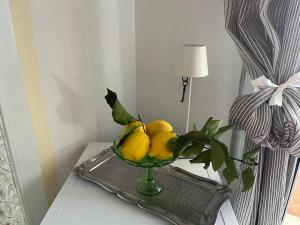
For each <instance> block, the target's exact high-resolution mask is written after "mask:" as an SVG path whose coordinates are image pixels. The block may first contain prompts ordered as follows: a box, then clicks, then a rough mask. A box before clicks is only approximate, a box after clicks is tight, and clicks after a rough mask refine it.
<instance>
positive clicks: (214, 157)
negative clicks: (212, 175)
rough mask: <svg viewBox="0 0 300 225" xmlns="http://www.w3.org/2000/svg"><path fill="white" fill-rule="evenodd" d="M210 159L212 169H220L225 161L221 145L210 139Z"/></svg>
mask: <svg viewBox="0 0 300 225" xmlns="http://www.w3.org/2000/svg"><path fill="white" fill-rule="evenodd" d="M210 161H211V164H212V167H213V169H214V171H217V170H218V169H220V167H221V166H222V164H223V163H224V161H225V154H224V152H223V148H222V146H221V145H220V144H219V143H217V142H216V141H214V140H211V153H210Z"/></svg>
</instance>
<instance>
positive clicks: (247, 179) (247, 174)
mask: <svg viewBox="0 0 300 225" xmlns="http://www.w3.org/2000/svg"><path fill="white" fill-rule="evenodd" d="M242 180H243V190H242V192H246V191H248V190H249V189H250V188H251V187H252V186H253V184H254V180H255V177H254V174H253V170H252V169H251V168H250V167H248V168H247V169H245V170H244V171H243V173H242Z"/></svg>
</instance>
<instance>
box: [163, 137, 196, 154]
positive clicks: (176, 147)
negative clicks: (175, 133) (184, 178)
mask: <svg viewBox="0 0 300 225" xmlns="http://www.w3.org/2000/svg"><path fill="white" fill-rule="evenodd" d="M191 144H192V140H190V139H187V138H184V137H182V136H181V137H176V138H172V139H171V140H170V141H169V142H168V147H169V148H170V149H171V150H172V151H173V158H174V159H176V158H177V157H178V156H179V155H180V154H181V153H182V152H183V151H184V150H185V149H186V148H187V147H188V146H190V145H191Z"/></svg>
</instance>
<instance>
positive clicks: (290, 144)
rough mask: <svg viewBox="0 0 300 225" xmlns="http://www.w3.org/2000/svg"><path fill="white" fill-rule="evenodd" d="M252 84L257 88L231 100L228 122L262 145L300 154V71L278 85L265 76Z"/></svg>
mask: <svg viewBox="0 0 300 225" xmlns="http://www.w3.org/2000/svg"><path fill="white" fill-rule="evenodd" d="M252 84H253V86H254V87H255V90H256V92H254V93H252V94H249V95H244V96H241V97H238V98H237V99H236V100H235V101H234V103H233V105H232V107H231V109H230V114H229V123H230V124H232V125H233V126H234V127H235V128H236V129H238V130H244V131H245V132H246V133H247V134H248V136H249V137H250V138H251V139H252V141H254V142H255V143H257V144H260V145H261V146H265V147H268V148H270V149H278V148H280V149H282V150H285V151H287V152H288V153H290V154H292V155H300V91H299V89H298V88H300V72H298V73H296V74H294V75H293V76H292V77H290V78H289V79H288V80H287V81H286V82H284V83H283V84H281V85H276V84H274V83H273V82H272V81H271V80H269V79H267V78H266V77H265V76H260V77H258V78H257V79H255V80H253V81H252ZM274 105H277V106H280V107H270V106H274Z"/></svg>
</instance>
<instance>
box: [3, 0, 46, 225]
mask: <svg viewBox="0 0 300 225" xmlns="http://www.w3.org/2000/svg"><path fill="white" fill-rule="evenodd" d="M0 34H1V35H0V45H1V50H0V111H1V114H2V116H3V118H2V119H3V124H4V128H5V131H6V135H7V138H8V142H9V143H8V144H9V149H8V150H9V151H10V152H9V153H8V154H9V156H10V157H9V161H10V160H12V162H11V161H10V164H11V167H12V169H13V177H14V181H15V183H16V185H17V189H18V191H20V193H21V198H22V203H23V208H24V211H25V214H26V217H27V221H28V223H29V224H32V225H38V224H40V222H41V220H42V218H43V216H44V214H45V213H46V211H47V209H48V205H47V196H46V193H45V189H44V186H43V180H42V171H41V167H40V164H39V159H38V156H37V147H36V143H35V140H34V132H33V128H32V124H31V118H30V112H29V109H28V106H27V104H26V96H25V89H24V86H23V83H22V77H21V66H20V61H19V56H18V50H17V46H16V41H15V35H14V31H13V24H12V18H11V12H10V8H9V0H0ZM2 157H4V161H3V158H2ZM5 158H6V157H5V156H4V155H1V156H0V161H1V166H2V168H4V167H3V166H5V164H3V163H4V162H5ZM6 166H7V165H6ZM1 176H2V178H3V172H1ZM5 179H6V178H5V176H4V181H6V180H5ZM1 181H3V179H1ZM1 181H0V182H1ZM4 183H5V182H4ZM2 185H5V184H3V183H1V185H0V186H1V188H3V187H4V186H2ZM1 191H5V189H4V190H1ZM2 194H3V193H2ZM9 194H10V196H12V195H11V194H12V193H9ZM3 195H4V196H5V193H4V194H3ZM17 197H18V196H14V198H16V199H15V201H16V202H17V201H18V199H17ZM4 199H5V197H4V198H3V197H2V196H1V200H4ZM1 207H4V205H3V204H2V205H1ZM7 210H9V211H10V208H9V207H8V209H7ZM12 210H13V211H12V212H11V213H14V216H18V212H19V210H20V208H13V209H12ZM21 210H22V209H21ZM9 215H11V214H10V213H9ZM2 218H3V217H2V216H1V219H2ZM4 218H5V215H4ZM1 222H2V220H1ZM3 222H4V221H3ZM6 222H7V223H9V222H8V221H6Z"/></svg>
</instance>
